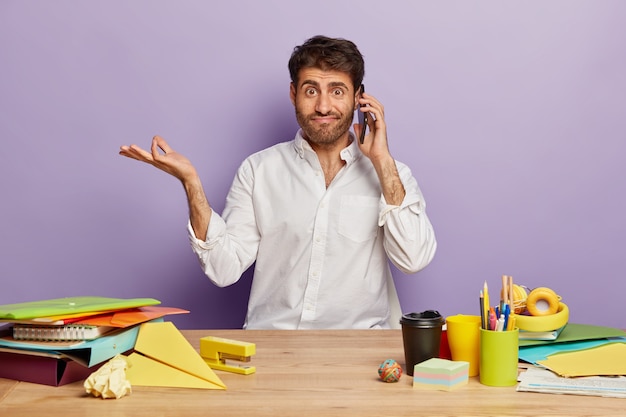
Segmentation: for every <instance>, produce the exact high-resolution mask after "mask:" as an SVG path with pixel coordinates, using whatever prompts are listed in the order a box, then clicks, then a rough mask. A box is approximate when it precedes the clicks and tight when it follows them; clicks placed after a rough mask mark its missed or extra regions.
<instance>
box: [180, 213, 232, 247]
mask: <svg viewBox="0 0 626 417" xmlns="http://www.w3.org/2000/svg"><path fill="white" fill-rule="evenodd" d="M225 230H226V223H224V219H222V218H221V217H220V216H219V215H218V214H217V213H216V212H212V213H211V220H210V221H209V226H208V228H207V232H206V240H201V239H198V238H197V237H196V234H195V233H194V231H193V227H191V219H190V220H187V235H188V236H189V242H190V243H191V246H192V247H193V248H194V249H196V250H208V249H212V248H213V247H215V245H216V244H217V242H218V240H219V238H220V237H221V236H222V235H223V234H224V231H225Z"/></svg>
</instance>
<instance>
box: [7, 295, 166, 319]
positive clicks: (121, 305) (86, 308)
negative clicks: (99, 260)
mask: <svg viewBox="0 0 626 417" xmlns="http://www.w3.org/2000/svg"><path fill="white" fill-rule="evenodd" d="M156 304H161V302H160V301H159V300H155V299H154V298H108V297H94V296H82V297H66V298H55V299H50V300H40V301H28V302H24V303H16V304H5V305H0V321H2V320H22V319H33V318H39V317H52V316H62V315H69V314H78V313H89V312H94V311H113V310H122V309H127V308H135V307H144V306H151V305H156Z"/></svg>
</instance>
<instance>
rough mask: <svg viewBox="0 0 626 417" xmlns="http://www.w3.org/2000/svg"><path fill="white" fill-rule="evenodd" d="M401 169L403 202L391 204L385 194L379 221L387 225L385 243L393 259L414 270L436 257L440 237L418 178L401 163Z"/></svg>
mask: <svg viewBox="0 0 626 417" xmlns="http://www.w3.org/2000/svg"><path fill="white" fill-rule="evenodd" d="M398 172H399V173H400V179H401V181H402V184H403V185H404V188H405V191H406V195H405V197H404V200H403V201H402V204H401V205H399V206H395V205H390V204H387V202H386V201H385V199H384V197H382V196H381V200H380V216H379V218H378V225H379V226H381V227H383V228H384V233H385V239H384V243H383V245H384V247H385V252H386V253H387V256H388V257H389V259H390V260H391V261H392V262H393V263H394V265H396V266H397V267H398V268H399V269H400V270H401V271H403V272H405V273H414V272H417V271H419V270H421V269H423V268H424V267H426V265H428V264H429V263H430V261H432V259H433V257H434V256H435V252H436V250H437V240H436V238H435V232H434V229H433V226H432V224H431V222H430V220H429V218H428V216H427V215H426V201H425V200H424V197H423V196H422V192H421V191H420V189H419V186H418V184H417V181H416V180H415V178H414V177H413V176H412V174H411V171H410V169H409V168H408V167H406V166H405V165H403V164H401V163H398Z"/></svg>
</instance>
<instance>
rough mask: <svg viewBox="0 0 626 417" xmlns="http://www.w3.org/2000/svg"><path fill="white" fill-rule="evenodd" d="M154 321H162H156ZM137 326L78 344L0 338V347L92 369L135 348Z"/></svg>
mask: <svg viewBox="0 0 626 417" xmlns="http://www.w3.org/2000/svg"><path fill="white" fill-rule="evenodd" d="M155 321H162V319H157V320H155ZM138 333H139V325H136V326H133V327H130V328H125V329H120V330H119V331H115V332H113V333H110V334H107V335H106V336H102V337H99V338H97V339H93V340H85V341H79V342H35V341H28V342H26V341H21V340H19V341H18V340H14V339H13V338H12V337H11V336H9V335H5V336H4V337H0V347H3V348H6V349H14V350H21V351H23V352H24V351H34V352H37V351H40V352H51V353H58V354H61V355H62V356H64V357H67V358H69V359H72V360H74V361H76V362H78V363H80V364H81V365H83V366H86V367H92V366H94V365H97V364H99V363H102V362H104V361H107V360H109V359H111V358H112V357H113V356H115V355H117V354H121V353H124V352H127V351H129V350H131V349H132V348H133V347H135V342H136V341H137V335H138Z"/></svg>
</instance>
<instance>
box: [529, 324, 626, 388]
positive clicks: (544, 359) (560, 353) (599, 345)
mask: <svg viewBox="0 0 626 417" xmlns="http://www.w3.org/2000/svg"><path fill="white" fill-rule="evenodd" d="M519 359H520V360H521V361H523V362H527V363H529V364H532V365H534V367H530V368H529V369H528V370H527V371H525V372H523V373H522V374H521V375H520V384H519V385H518V387H517V390H518V391H531V392H546V393H557V394H576V395H597V396H609V397H619V398H626V332H624V331H623V330H621V329H615V328H612V327H604V326H595V325H588V324H574V323H568V324H567V325H565V327H564V328H563V329H562V331H561V332H560V333H559V334H558V336H557V337H556V338H555V339H554V340H543V341H540V340H520V341H519Z"/></svg>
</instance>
